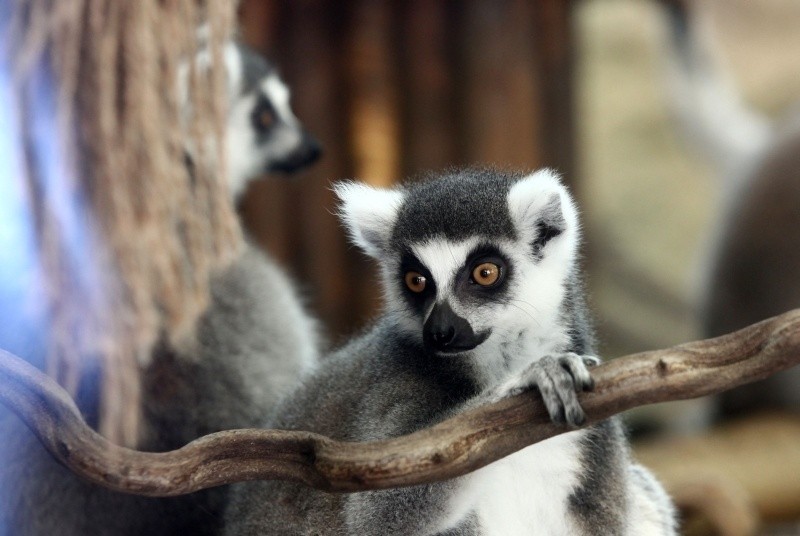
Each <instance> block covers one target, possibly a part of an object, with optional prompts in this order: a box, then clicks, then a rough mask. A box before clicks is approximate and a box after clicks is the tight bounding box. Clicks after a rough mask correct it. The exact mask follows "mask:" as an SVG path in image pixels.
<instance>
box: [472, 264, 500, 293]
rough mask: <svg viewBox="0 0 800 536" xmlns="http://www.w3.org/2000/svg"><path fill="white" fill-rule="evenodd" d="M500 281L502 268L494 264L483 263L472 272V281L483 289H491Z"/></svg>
mask: <svg viewBox="0 0 800 536" xmlns="http://www.w3.org/2000/svg"><path fill="white" fill-rule="evenodd" d="M498 279H500V267H499V266H497V265H496V264H494V263H493V262H483V263H481V264H479V265H478V266H476V267H475V268H473V270H472V280H473V281H475V282H476V283H477V284H479V285H481V286H482V287H491V286H492V285H494V284H495V283H497V280H498Z"/></svg>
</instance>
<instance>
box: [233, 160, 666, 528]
mask: <svg viewBox="0 0 800 536" xmlns="http://www.w3.org/2000/svg"><path fill="white" fill-rule="evenodd" d="M336 192H337V194H338V195H339V197H340V199H341V200H342V210H341V215H342V219H343V221H344V223H345V225H346V226H347V228H348V230H349V232H350V235H351V237H352V238H353V241H354V242H355V243H356V244H357V245H358V246H360V247H361V248H362V249H363V250H364V251H365V252H366V253H367V254H369V255H370V256H372V257H374V258H375V259H376V260H377V261H378V262H379V265H380V273H381V277H382V282H383V291H384V293H385V296H386V309H385V312H384V314H383V316H382V317H380V318H379V319H378V320H377V321H376V322H375V324H374V325H373V326H372V328H371V329H369V331H367V332H366V333H365V334H364V335H362V336H361V337H358V338H356V339H354V340H353V341H351V342H350V343H349V344H347V345H346V346H344V347H343V348H341V349H340V350H339V351H337V352H335V353H334V354H333V355H332V356H330V357H328V358H325V359H323V360H321V363H320V365H319V366H318V368H317V369H316V370H315V371H314V373H313V374H312V375H311V376H309V377H307V378H306V379H305V380H304V381H303V383H302V384H301V386H300V387H299V388H298V389H297V390H296V391H295V392H293V393H292V394H291V395H290V396H289V397H287V398H286V399H285V400H283V401H282V402H281V403H280V404H279V405H278V406H277V408H276V410H275V412H274V413H273V415H272V417H271V418H270V419H269V421H268V422H267V423H266V425H267V426H269V427H275V428H282V429H299V430H310V431H313V432H317V433H321V434H324V435H327V436H330V437H333V438H335V439H338V440H343V441H371V440H379V439H385V438H390V437H396V436H400V435H403V434H408V433H411V432H414V431H416V430H419V429H421V428H424V427H427V426H430V425H432V424H435V423H437V422H440V421H442V420H444V419H446V418H448V417H451V416H453V415H454V414H456V413H458V412H460V411H462V410H464V409H466V408H470V407H475V406H477V405H480V404H484V403H488V402H492V401H496V400H498V399H500V398H502V397H504V396H507V395H510V394H515V393H518V392H521V391H522V390H525V389H527V388H530V387H536V388H537V389H538V391H539V392H540V393H541V395H542V396H543V399H544V402H545V405H546V407H547V409H548V412H549V414H550V416H551V418H552V419H553V420H554V421H555V422H560V423H565V424H567V425H576V424H580V423H582V422H583V421H584V418H585V417H584V414H583V411H582V409H581V408H580V405H579V404H578V401H577V398H576V391H579V390H583V389H588V388H591V386H592V380H591V377H590V374H589V371H588V369H587V367H586V365H587V364H589V365H591V364H594V363H596V362H597V360H596V358H594V357H590V356H591V355H592V353H593V352H594V342H593V336H592V329H591V327H590V321H589V314H588V312H587V309H586V306H585V303H584V290H583V286H582V283H581V278H580V275H579V266H578V262H579V261H578V245H579V241H580V232H579V223H578V214H577V210H576V208H575V206H574V204H573V201H572V199H571V197H570V196H569V194H568V192H567V190H566V189H565V188H564V187H563V186H562V185H561V184H560V182H559V180H558V179H557V178H556V177H555V175H554V174H553V173H552V172H550V171H547V170H545V171H539V172H537V173H534V174H532V175H529V176H523V175H517V174H511V173H506V172H500V171H494V170H464V171H457V172H450V173H447V174H445V175H443V176H441V177H437V178H435V179H433V180H428V181H425V182H422V183H418V184H414V185H410V186H408V187H407V188H398V189H393V190H378V189H373V188H371V187H368V186H364V185H359V184H355V183H345V184H341V185H339V186H338V187H337V188H336ZM225 518H226V521H225V534H226V535H227V536H243V535H263V534H286V535H289V534H291V535H311V534H326V535H358V536H367V535H370V536H371V535H378V534H381V535H382V534H393V535H394V534H397V535H400V534H402V535H404V536H423V535H451V536H455V535H504V536H513V535H527V536H529V535H534V534H542V535H548V536H553V535H559V534H561V535H581V534H584V535H598V534H604V535H605V534H608V535H625V534H629V535H634V534H635V535H653V536H655V535H659V536H666V535H672V534H675V530H676V529H675V521H674V518H673V511H672V506H671V503H670V501H669V499H668V497H667V496H666V494H665V493H664V491H663V490H662V488H661V486H660V485H659V484H658V482H656V480H655V479H654V478H653V477H652V476H651V475H650V473H649V472H647V470H646V469H644V468H643V467H641V466H639V465H636V464H635V463H633V462H632V461H631V459H630V455H629V452H628V446H627V444H626V439H625V437H624V434H623V431H622V429H621V426H620V423H619V420H618V419H616V418H612V419H609V420H606V421H603V422H600V423H598V424H595V425H593V426H591V427H588V428H586V429H583V430H575V431H571V432H568V433H566V434H563V435H560V436H557V437H554V438H551V439H548V440H546V441H543V442H541V443H538V444H536V445H532V446H530V447H528V448H526V449H523V450H522V451H520V452H517V453H515V454H512V455H511V456H508V457H507V458H505V459H503V460H500V461H498V462H495V463H493V464H491V465H489V466H487V467H485V468H483V469H480V470H478V471H476V472H474V473H472V474H469V475H466V476H463V477H460V478H457V479H454V480H451V481H446V482H440V483H435V484H429V485H422V486H415V487H408V488H400V489H394V490H382V491H371V492H361V493H353V494H348V495H343V494H326V493H323V492H320V491H316V490H312V489H309V488H306V487H303V486H301V485H298V484H290V483H284V482H259V483H247V484H240V485H237V487H236V489H235V491H234V493H233V497H232V499H231V502H230V506H229V508H228V510H227V511H226V516H225Z"/></svg>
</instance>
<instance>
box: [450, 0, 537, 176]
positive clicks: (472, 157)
mask: <svg viewBox="0 0 800 536" xmlns="http://www.w3.org/2000/svg"><path fill="white" fill-rule="evenodd" d="M533 17H534V14H533V4H532V3H531V2H528V1H525V0H503V1H499V2H482V1H479V0H473V1H470V2H468V3H466V7H465V9H464V21H463V25H462V30H461V31H462V35H461V37H460V48H461V50H462V53H463V57H462V59H461V63H462V66H463V72H462V73H461V80H460V81H459V86H460V87H462V88H463V102H462V109H461V110H460V113H461V115H462V117H463V123H462V128H463V130H464V132H463V135H464V151H465V154H464V156H465V159H466V160H467V161H469V162H482V163H491V164H498V165H501V166H505V165H510V166H512V167H517V168H533V167H537V166H539V165H540V164H541V162H542V155H541V152H540V151H539V149H538V147H539V146H540V143H541V140H540V130H545V131H546V128H545V127H542V128H539V123H540V118H539V110H538V105H539V100H540V99H539V97H538V91H539V90H538V84H539V81H538V80H537V79H536V77H535V75H536V69H535V63H534V62H535V58H534V56H535V55H536V54H537V51H536V50H535V49H534V43H533V36H532V33H533V28H532V26H533V23H532V21H533Z"/></svg>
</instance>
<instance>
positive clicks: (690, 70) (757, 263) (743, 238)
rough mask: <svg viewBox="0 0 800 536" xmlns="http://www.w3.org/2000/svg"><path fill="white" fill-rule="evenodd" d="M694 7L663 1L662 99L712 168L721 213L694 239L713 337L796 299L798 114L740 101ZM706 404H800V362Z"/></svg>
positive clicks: (735, 407) (724, 407)
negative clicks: (666, 93) (776, 117)
mask: <svg viewBox="0 0 800 536" xmlns="http://www.w3.org/2000/svg"><path fill="white" fill-rule="evenodd" d="M690 6H691V7H690ZM701 8H702V6H700V5H693V4H692V3H689V4H687V3H685V2H679V3H669V4H668V11H667V14H668V16H669V24H670V40H669V42H668V46H667V48H666V50H667V52H668V57H667V60H668V65H669V67H670V70H669V71H670V73H669V74H670V79H669V81H670V82H671V87H672V92H671V93H670V97H671V98H670V103H671V105H672V107H673V108H674V109H675V111H676V116H677V118H678V119H679V120H680V122H681V124H682V126H683V128H684V130H685V131H686V132H687V134H688V136H690V137H691V140H692V142H693V147H695V148H699V149H701V153H702V156H704V157H706V158H707V159H708V160H709V161H711V162H712V164H713V165H714V167H715V169H714V171H715V173H716V174H717V175H719V181H718V188H719V193H718V197H719V200H720V202H719V207H718V212H719V213H720V217H719V218H718V221H717V222H716V225H715V228H714V230H713V231H712V232H711V233H710V235H711V236H710V237H709V239H708V240H707V242H706V243H705V244H704V246H703V247H702V251H703V253H702V255H703V257H704V258H703V259H702V260H703V265H702V267H701V270H702V281H701V282H700V285H699V287H700V288H699V291H698V296H699V304H698V310H699V316H700V319H699V320H700V325H701V329H702V332H703V335H704V336H706V337H716V336H719V335H723V334H725V333H729V332H731V331H735V330H737V329H740V328H743V327H745V326H747V325H749V324H754V323H756V322H759V321H761V320H763V319H765V318H768V317H770V316H774V315H777V314H780V313H783V312H786V311H788V310H790V309H793V308H795V307H800V279H799V278H798V274H800V156H799V155H800V113H798V112H797V110H795V111H794V113H790V114H787V116H786V117H784V118H783V120H782V121H780V122H777V121H772V120H770V119H769V117H767V115H766V114H764V113H761V112H759V111H758V110H756V109H755V108H752V107H750V106H748V105H747V104H746V102H745V99H744V98H743V97H742V95H741V94H740V91H739V88H738V87H737V86H736V84H735V83H734V81H733V80H732V79H731V76H730V73H728V72H727V71H726V70H725V69H724V66H723V65H722V58H721V57H720V55H719V54H718V53H717V52H716V51H715V50H714V47H713V45H714V43H713V41H711V40H710V36H709V35H708V32H707V31H704V30H706V29H705V28H703V26H702V24H703V23H704V22H707V21H705V20H704V19H702V15H703V13H702V9H701ZM698 10H700V11H698ZM704 402H705V404H706V406H705V407H704V408H702V409H703V410H704V411H705V413H706V414H707V417H706V419H705V420H706V421H709V420H711V419H712V418H714V417H717V418H718V417H725V416H727V417H732V416H736V415H738V414H741V413H744V412H748V411H752V410H756V409H763V408H767V407H770V408H784V409H792V410H794V411H800V367H794V368H792V369H790V370H788V371H785V372H781V373H779V374H776V375H774V376H772V377H770V378H768V379H766V380H763V381H760V382H756V383H753V384H749V385H745V386H742V387H739V388H736V389H733V390H731V391H728V392H725V393H723V394H721V395H718V396H716V397H713V400H708V399H704Z"/></svg>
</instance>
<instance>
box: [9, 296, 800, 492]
mask: <svg viewBox="0 0 800 536" xmlns="http://www.w3.org/2000/svg"><path fill="white" fill-rule="evenodd" d="M798 363H800V309H796V310H794V311H791V312H788V313H785V314H783V315H780V316H777V317H774V318H771V319H769V320H765V321H763V322H760V323H758V324H754V325H752V326H749V327H747V328H745V329H742V330H740V331H737V332H735V333H732V334H729V335H725V336H723V337H718V338H715V339H708V340H701V341H696V342H692V343H687V344H682V345H680V346H675V347H672V348H668V349H665V350H656V351H651V352H643V353H639V354H634V355H630V356H626V357H621V358H619V359H615V360H613V361H610V362H608V363H604V364H602V365H600V366H598V367H597V368H596V369H594V371H593V376H594V378H595V382H596V387H595V390H594V391H593V392H591V393H583V394H581V395H580V400H581V404H582V406H583V408H584V410H585V411H586V414H587V416H588V422H587V423H586V424H587V425H588V424H591V423H594V422H597V421H600V420H603V419H606V418H608V417H610V416H612V415H615V414H617V413H620V412H622V411H625V410H628V409H631V408H634V407H637V406H642V405H645V404H652V403H655V402H665V401H670V400H681V399H687V398H695V397H699V396H704V395H709V394H713V393H718V392H721V391H724V390H726V389H730V388H732V387H736V386H738V385H741V384H744V383H748V382H752V381H756V380H760V379H763V378H765V377H767V376H769V375H771V374H774V373H776V372H778V371H781V370H784V369H787V368H789V367H791V366H792V365H795V364H798ZM0 402H3V403H4V404H6V405H7V406H8V407H9V408H11V409H12V410H13V411H14V412H15V413H17V415H19V416H20V418H21V419H22V420H23V421H25V423H26V424H27V425H28V427H29V428H30V429H31V430H32V431H33V433H34V434H36V436H37V437H38V438H39V439H40V440H41V442H42V444H43V445H44V446H45V448H47V450H48V451H49V452H50V453H51V454H52V455H53V456H54V457H55V458H57V459H58V460H59V461H60V462H61V463H62V464H64V465H65V466H66V467H68V468H69V469H71V470H72V471H74V472H75V473H77V474H78V475H80V476H82V477H84V478H86V479H88V480H90V481H92V482H94V483H96V484H99V485H101V486H105V487H107V488H111V489H114V490H117V491H123V492H129V493H136V494H140V495H149V496H174V495H181V494H185V493H190V492H193V491H197V490H200V489H205V488H209V487H213V486H218V485H222V484H228V483H232V482H239V481H245V480H270V479H279V480H291V481H296V482H301V483H303V484H305V485H308V486H312V487H315V488H318V489H322V490H327V491H359V490H368V489H381V488H389V487H399V486H409V485H414V484H420V483H426V482H433V481H437V480H442V479H446V478H452V477H455V476H459V475H462V474H465V473H467V472H470V471H474V470H476V469H479V468H480V467H483V466H485V465H487V464H489V463H492V462H493V461H496V460H498V459H500V458H502V457H504V456H507V455H509V454H511V453H513V452H515V451H517V450H520V449H522V448H524V447H526V446H528V445H531V444H533V443H536V442H538V441H542V440H544V439H547V438H550V437H553V436H555V435H558V434H560V433H564V432H566V431H568V429H567V428H565V427H562V426H556V425H554V424H552V423H551V422H549V420H548V418H547V414H546V412H545V410H544V407H543V404H542V403H541V401H540V400H539V398H538V395H536V394H535V393H534V392H531V393H525V394H522V395H519V396H516V397H513V398H509V399H507V400H503V401H501V402H498V403H496V404H492V405H490V406H485V407H482V408H478V409H475V410H472V411H469V412H465V413H463V414H461V415H458V416H456V417H454V418H452V419H449V420H447V421H444V422H442V423H440V424H438V425H436V426H433V427H431V428H428V429H425V430H421V431H419V432H416V433H414V434H410V435H408V436H403V437H398V438H395V439H391V440H387V441H377V442H370V443H345V442H340V441H335V440H332V439H330V438H327V437H324V436H320V435H317V434H313V433H309V432H294V431H280V430H228V431H224V432H219V433H215V434H211V435H208V436H205V437H202V438H200V439H197V440H196V441H193V442H191V443H189V444H188V445H186V446H185V447H183V448H181V449H178V450H175V451H171V452H166V453H148V452H138V451H134V450H130V449H126V448H122V447H119V446H116V445H114V444H112V443H110V442H108V441H107V440H106V439H104V438H103V437H101V436H100V435H98V434H97V433H96V432H94V431H93V430H91V429H90V428H89V427H88V426H87V425H86V424H85V423H84V422H83V420H82V418H81V417H80V414H79V412H78V409H77V407H76V406H75V404H74V403H73V401H72V400H71V398H70V397H69V395H67V394H66V393H65V392H64V391H63V390H62V389H61V388H60V387H58V386H57V385H56V384H55V383H54V382H52V381H51V380H50V379H49V378H47V377H46V376H44V375H43V374H41V373H40V372H38V371H37V370H36V369H34V368H32V367H31V366H30V365H28V364H27V363H26V362H24V361H22V360H21V359H19V358H18V357H16V356H13V355H12V354H9V353H7V352H3V351H0Z"/></svg>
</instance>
